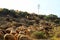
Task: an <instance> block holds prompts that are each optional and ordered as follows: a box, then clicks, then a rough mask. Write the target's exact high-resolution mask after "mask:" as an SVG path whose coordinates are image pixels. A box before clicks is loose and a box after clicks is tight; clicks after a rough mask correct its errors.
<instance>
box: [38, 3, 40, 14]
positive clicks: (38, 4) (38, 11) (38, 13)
mask: <svg viewBox="0 0 60 40" xmlns="http://www.w3.org/2000/svg"><path fill="white" fill-rule="evenodd" d="M39 9H40V4H38V14H39Z"/></svg>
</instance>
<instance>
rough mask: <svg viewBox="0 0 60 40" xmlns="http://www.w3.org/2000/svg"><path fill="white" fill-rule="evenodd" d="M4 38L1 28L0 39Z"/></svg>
mask: <svg viewBox="0 0 60 40" xmlns="http://www.w3.org/2000/svg"><path fill="white" fill-rule="evenodd" d="M3 39H4V33H3V31H2V30H0V40H3Z"/></svg>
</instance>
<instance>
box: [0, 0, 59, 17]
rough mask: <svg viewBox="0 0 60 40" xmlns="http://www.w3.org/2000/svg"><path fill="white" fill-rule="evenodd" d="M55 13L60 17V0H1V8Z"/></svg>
mask: <svg viewBox="0 0 60 40" xmlns="http://www.w3.org/2000/svg"><path fill="white" fill-rule="evenodd" d="M38 4H40V10H39V14H46V15H48V14H55V15H58V16H59V17H60V0H0V8H8V9H15V10H21V11H27V12H30V13H33V12H34V13H36V14H38Z"/></svg>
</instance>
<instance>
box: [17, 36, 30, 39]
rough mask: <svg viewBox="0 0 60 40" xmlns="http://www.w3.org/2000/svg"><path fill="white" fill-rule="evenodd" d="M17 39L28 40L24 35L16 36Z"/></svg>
mask: <svg viewBox="0 0 60 40" xmlns="http://www.w3.org/2000/svg"><path fill="white" fill-rule="evenodd" d="M18 40H30V39H29V38H28V37H27V36H26V35H20V36H18Z"/></svg>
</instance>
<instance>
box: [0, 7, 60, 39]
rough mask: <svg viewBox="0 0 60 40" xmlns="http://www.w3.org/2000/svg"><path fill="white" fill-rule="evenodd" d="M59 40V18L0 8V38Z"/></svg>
mask: <svg viewBox="0 0 60 40" xmlns="http://www.w3.org/2000/svg"><path fill="white" fill-rule="evenodd" d="M39 39H41V40H42V39H43V40H60V18H59V17H58V16H56V15H54V14H49V15H38V14H35V13H28V12H23V11H18V10H9V9H6V8H0V40H39Z"/></svg>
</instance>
